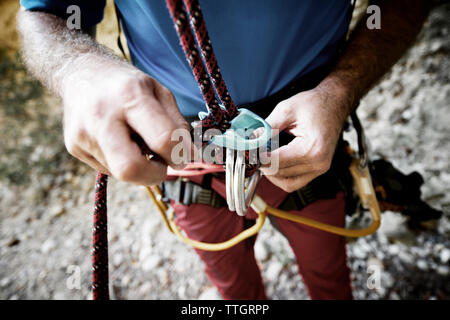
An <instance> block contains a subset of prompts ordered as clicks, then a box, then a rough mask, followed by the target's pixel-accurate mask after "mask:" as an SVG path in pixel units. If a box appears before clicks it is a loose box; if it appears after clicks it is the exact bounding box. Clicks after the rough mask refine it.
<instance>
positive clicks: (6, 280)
mask: <svg viewBox="0 0 450 320" xmlns="http://www.w3.org/2000/svg"><path fill="white" fill-rule="evenodd" d="M11 282H12V280H11V278H8V277H6V278H3V279H2V280H0V287H1V288H4V287H6V286H7V285H8V284H10V283H11Z"/></svg>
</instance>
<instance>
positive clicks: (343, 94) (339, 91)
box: [315, 73, 358, 126]
mask: <svg viewBox="0 0 450 320" xmlns="http://www.w3.org/2000/svg"><path fill="white" fill-rule="evenodd" d="M315 90H317V91H318V92H320V93H322V94H324V95H326V97H327V99H326V101H327V102H328V105H329V106H330V107H331V108H333V110H331V111H332V112H333V113H334V114H335V115H336V116H337V118H338V121H339V123H340V125H342V126H343V125H344V123H345V121H346V120H347V118H348V117H349V116H350V114H351V113H352V112H353V111H354V110H355V108H356V106H357V104H358V95H357V93H356V90H355V87H354V86H351V85H350V84H349V83H348V82H346V81H344V79H343V78H342V76H339V75H337V74H333V73H332V74H330V75H328V76H327V77H326V78H325V79H323V80H322V81H321V82H320V83H319V84H318V85H317V87H316V88H315Z"/></svg>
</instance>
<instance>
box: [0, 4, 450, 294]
mask: <svg viewBox="0 0 450 320" xmlns="http://www.w3.org/2000/svg"><path fill="white" fill-rule="evenodd" d="M449 16H450V5H449V4H442V5H439V6H438V7H437V8H435V9H434V10H433V12H432V14H431V16H430V18H429V19H428V21H427V23H426V25H425V27H424V30H423V31H422V33H421V35H420V37H419V39H418V41H417V42H416V44H415V45H414V47H413V48H411V50H409V52H408V53H407V55H406V56H405V57H404V58H403V59H402V60H401V61H400V62H399V63H397V65H396V66H395V67H394V68H393V70H392V72H391V73H390V74H389V75H388V76H386V78H385V79H384V80H383V81H382V82H381V83H380V84H379V85H378V86H377V87H376V88H375V89H373V90H372V91H371V93H370V94H369V95H368V96H367V97H366V98H365V99H364V100H363V101H362V103H361V106H360V109H359V110H360V111H359V114H360V117H361V120H362V122H363V124H364V126H365V128H366V133H367V136H368V138H369V140H370V142H371V151H372V155H373V156H379V157H387V158H389V159H390V160H392V161H393V163H394V164H395V165H396V166H397V167H398V168H400V169H402V170H403V171H404V172H407V173H408V172H411V171H418V172H420V173H421V174H422V175H423V176H424V178H425V184H424V186H423V187H422V192H423V197H424V199H425V200H426V201H427V202H428V203H429V204H430V205H432V206H434V207H435V208H438V209H441V210H443V211H444V216H443V217H442V218H441V219H440V220H439V221H438V222H437V223H436V224H435V225H434V226H430V225H428V226H427V228H425V229H424V230H422V231H416V230H415V231H413V230H411V229H410V228H408V224H407V221H406V220H407V219H406V218H404V217H403V216H401V215H399V214H396V213H392V212H387V213H385V214H384V215H383V220H382V226H381V229H380V230H379V231H378V232H377V233H376V234H374V235H372V236H369V237H366V238H360V239H358V240H357V241H355V242H351V243H349V244H348V248H347V251H348V257H349V266H350V267H351V270H352V283H353V288H354V295H355V298H357V299H448V298H449V297H450V270H449V265H450V263H449V262H450V221H449V218H450V170H449V169H450V161H449V158H450V126H449V122H450V110H449V105H450V81H449V70H450V58H449V53H450V36H449V33H450V20H449V19H448V17H449ZM9 49H11V46H10V47H6V48H5V50H3V51H1V56H0V74H1V76H0V105H1V108H0V136H1V137H2V139H0V148H1V150H2V152H1V153H0V299H87V298H90V290H89V286H90V241H91V222H92V221H91V220H92V216H91V212H92V200H93V183H94V172H93V171H91V170H90V169H88V168H87V167H86V166H84V165H82V164H80V163H79V162H77V161H75V160H73V159H71V158H70V157H69V156H68V155H67V154H66V152H65V149H64V146H63V143H62V137H61V126H60V117H61V113H60V111H59V105H58V102H57V101H56V100H55V99H53V98H51V97H49V96H48V94H47V93H45V91H43V90H42V88H41V87H40V86H39V85H38V84H37V83H36V82H34V81H33V80H31V79H30V78H29V77H28V76H27V75H26V74H25V72H24V70H23V67H22V66H21V65H20V63H19V62H18V60H17V59H16V57H15V56H14V55H13V54H11V52H10V51H11V50H9ZM13 51H14V50H13ZM349 139H352V137H351V136H350V137H349ZM108 196H109V199H108V201H109V208H110V209H109V236H110V275H111V289H112V290H111V291H112V293H113V298H116V299H216V298H220V297H219V296H218V294H217V292H216V290H215V289H214V288H213V287H212V285H211V283H210V282H209V281H208V279H207V278H206V276H205V275H204V273H203V264H202V262H201V260H200V259H199V258H198V257H197V256H196V254H195V253H194V252H193V250H192V249H191V248H189V247H188V246H186V245H184V244H182V243H180V242H179V241H178V240H177V239H176V238H174V237H173V236H172V235H171V234H170V233H169V232H168V231H167V230H166V229H165V227H164V225H163V223H162V221H161V219H160V218H159V216H158V215H157V213H156V211H155V210H154V208H153V205H152V204H151V202H150V200H149V199H148V198H147V196H146V194H145V191H144V190H143V189H142V188H140V187H136V186H131V185H128V184H125V183H122V182H118V181H115V180H114V179H111V183H110V185H109V195H108ZM350 222H351V221H349V223H350ZM255 246H256V247H255V251H256V257H257V260H258V261H259V262H260V267H261V269H262V274H263V278H264V282H265V284H266V288H267V293H268V295H269V296H270V298H272V299H307V298H308V297H307V293H306V289H305V287H304V285H303V284H302V281H301V277H300V276H299V275H298V272H297V266H296V264H295V261H294V256H293V254H292V252H291V251H290V249H289V246H288V243H287V241H286V240H285V239H284V238H283V237H282V236H281V235H280V234H279V233H278V232H276V231H275V230H274V228H273V227H272V226H271V225H270V223H266V225H265V226H264V227H263V229H262V231H261V233H260V235H259V237H258V240H257V242H256V245H255ZM373 266H378V267H379V270H381V283H380V287H378V288H373V289H369V288H368V286H367V281H368V280H369V277H370V276H371V270H373V269H372V268H373ZM78 275H79V279H80V286H79V287H78V286H77V285H76V284H77V281H76V277H77V276H78Z"/></svg>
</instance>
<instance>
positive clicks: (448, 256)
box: [439, 248, 450, 263]
mask: <svg viewBox="0 0 450 320" xmlns="http://www.w3.org/2000/svg"><path fill="white" fill-rule="evenodd" d="M439 258H440V259H441V262H442V263H448V261H449V260H450V249H447V248H445V249H442V251H441V253H440V254H439Z"/></svg>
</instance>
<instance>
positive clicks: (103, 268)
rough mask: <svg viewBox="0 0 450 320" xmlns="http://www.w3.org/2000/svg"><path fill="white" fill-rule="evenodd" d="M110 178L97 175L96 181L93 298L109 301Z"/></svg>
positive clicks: (93, 230)
mask: <svg viewBox="0 0 450 320" xmlns="http://www.w3.org/2000/svg"><path fill="white" fill-rule="evenodd" d="M107 182H108V176H107V175H104V174H102V173H97V177H96V181H95V205H94V226H93V228H92V298H93V299H94V300H108V299H109V290H108V279H109V277H108V225H107V222H108V221H107V214H106V213H107V210H106V185H107Z"/></svg>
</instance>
